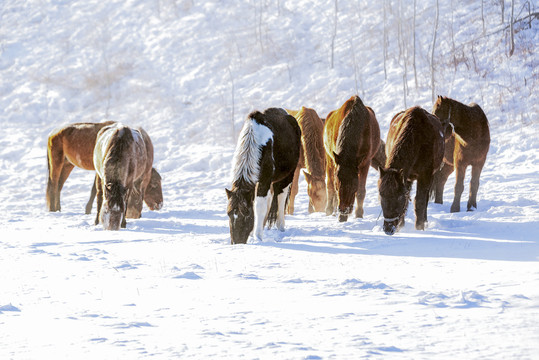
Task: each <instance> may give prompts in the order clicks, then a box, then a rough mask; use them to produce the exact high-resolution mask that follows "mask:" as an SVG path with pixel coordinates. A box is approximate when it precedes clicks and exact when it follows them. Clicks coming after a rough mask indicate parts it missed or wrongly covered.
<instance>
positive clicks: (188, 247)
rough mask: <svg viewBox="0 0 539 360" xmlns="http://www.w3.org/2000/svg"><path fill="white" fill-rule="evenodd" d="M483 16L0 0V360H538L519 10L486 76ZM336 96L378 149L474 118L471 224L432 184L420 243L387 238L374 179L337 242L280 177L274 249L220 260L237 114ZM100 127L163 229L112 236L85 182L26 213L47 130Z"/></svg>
mask: <svg viewBox="0 0 539 360" xmlns="http://www.w3.org/2000/svg"><path fill="white" fill-rule="evenodd" d="M482 4H483V7H482ZM501 4H502V3H501V2H500V1H494V0H485V1H481V2H478V1H475V2H470V1H462V0H460V1H457V0H452V1H444V2H442V1H440V2H439V17H438V22H436V1H434V0H431V1H421V2H420V1H418V2H417V7H416V9H415V11H414V7H413V2H411V1H407V2H405V1H399V0H385V1H344V0H341V1H339V2H338V4H337V7H336V6H335V5H336V3H335V1H333V2H331V1H323V2H322V1H317V2H311V1H303V0H298V1H291V0H288V1H284V0H267V1H245V0H241V1H236V2H226V1H222V0H208V1H197V0H132V1H95V0H87V1H66V0H40V1H37V0H28V1H18V0H3V1H2V3H1V4H0V124H1V126H2V130H3V131H2V134H1V135H0V211H1V212H2V214H3V216H2V217H1V218H0V358H2V359H38V358H39V359H43V358H46V359H48V358H54V359H58V358H69V359H72V358H73V357H74V356H75V358H87V359H96V358H107V359H116V358H120V359H134V358H147V357H155V358H159V359H161V358H197V359H198V358H208V357H219V358H247V359H255V358H260V359H270V358H271V359H330V358H334V359H357V358H373V359H374V358H407V359H408V358H410V359H421V358H429V359H430V358H451V359H455V358H456V359H463V358H474V359H479V358H485V359H533V358H538V356H539V355H538V354H539V325H538V324H539V236H537V230H538V228H539V141H538V137H539V130H538V129H539V122H538V113H539V104H538V102H537V94H538V89H539V57H538V56H537V50H538V49H537V48H538V44H539V31H538V30H537V29H538V26H539V20H538V18H537V15H536V14H537V12H538V11H539V9H538V8H537V6H536V4H535V2H534V1H523V0H515V1H514V11H513V18H514V19H515V20H516V21H515V25H514V30H515V31H514V34H515V35H514V43H515V49H514V52H513V54H512V55H511V56H510V48H511V44H510V36H509V34H510V33H509V25H510V17H511V2H510V1H505V3H504V7H503V18H502V6H501ZM414 14H415V15H414ZM534 14H535V15H534ZM414 19H415V31H414ZM502 19H503V21H502ZM435 29H436V39H434V34H435ZM414 34H415V41H414ZM414 43H415V51H414ZM433 44H434V51H432V50H433ZM414 59H415V61H414ZM414 64H415V71H414ZM416 79H417V82H416ZM416 84H417V85H416ZM433 84H434V91H433V89H432V87H433ZM356 93H357V94H358V95H359V96H360V97H361V98H362V99H363V101H364V102H365V104H366V105H369V106H371V107H372V108H373V109H374V111H375V112H376V116H377V119H378V121H379V123H380V128H381V132H382V137H383V138H385V136H386V134H387V128H388V124H389V121H390V119H391V118H392V116H393V115H394V114H395V113H396V112H398V111H400V110H404V109H405V108H406V107H410V106H414V105H420V106H422V107H424V108H425V109H427V110H431V109H432V105H433V98H432V96H433V95H435V96H436V95H438V94H440V95H446V96H450V97H452V98H454V99H456V100H459V101H461V102H463V103H470V102H477V103H478V104H480V105H481V107H482V108H483V109H484V111H485V113H486V114H487V116H488V118H489V121H490V125H491V135H492V143H491V147H490V151H489V155H488V157H487V163H486V165H485V168H484V170H483V173H482V176H481V185H480V188H479V195H478V209H477V211H474V212H460V213H453V214H451V213H450V212H449V207H450V204H451V201H452V199H453V186H454V183H455V181H454V176H451V177H450V178H449V181H448V183H447V185H446V188H445V193H444V200H445V201H444V204H443V205H438V204H432V203H431V204H429V209H428V220H429V223H428V229H427V230H426V231H421V232H419V231H416V230H415V229H414V227H413V221H414V214H413V211H411V210H409V212H408V216H407V218H406V221H407V224H406V226H405V228H404V229H402V230H401V232H400V233H398V234H396V235H394V236H392V237H389V236H386V235H385V234H384V233H383V231H382V230H381V225H382V220H381V219H379V215H380V212H381V207H380V204H379V200H378V192H377V188H376V181H377V179H378V173H377V172H375V171H374V170H372V169H371V171H370V173H369V177H368V180H367V196H366V199H365V217H364V219H350V220H349V221H348V222H347V223H338V222H337V220H336V219H335V218H334V217H326V216H325V215H324V214H321V213H316V214H310V215H309V214H308V212H307V204H308V199H307V194H306V184H305V181H304V180H303V178H300V193H299V194H298V197H297V198H296V214H295V215H293V216H287V218H286V230H285V232H283V233H281V232H279V231H277V230H275V229H271V230H265V234H264V236H265V238H266V241H264V242H261V243H258V242H254V241H252V240H251V241H250V242H249V243H248V244H247V245H237V246H231V245H230V235H229V228H228V217H227V216H226V213H225V209H226V195H225V191H224V189H225V187H228V186H230V181H231V179H230V171H231V161H232V155H233V151H234V147H235V144H236V138H237V136H238V133H239V132H240V129H241V126H242V124H243V120H244V119H245V116H246V115H247V114H248V113H249V112H250V111H251V110H253V109H258V110H263V109H265V108H267V107H274V106H277V107H283V108H287V109H298V108H300V107H301V106H307V107H311V108H314V109H315V110H316V111H317V112H318V114H319V115H320V116H321V117H325V116H326V115H327V113H328V112H329V111H331V110H333V109H336V108H338V107H339V106H340V105H341V104H342V103H343V102H344V101H346V100H347V99H348V98H350V96H352V95H353V94H356ZM105 120H116V121H121V122H124V123H126V124H128V125H133V126H139V125H140V126H142V127H144V128H145V129H146V130H147V131H148V133H149V134H150V136H151V138H152V140H153V143H154V147H155V161H154V166H155V167H156V168H157V170H158V171H159V172H160V173H161V175H162V177H163V194H164V199H165V203H164V207H163V209H161V210H160V211H157V212H151V211H149V209H147V208H145V209H144V210H143V215H142V218H141V219H138V220H128V224H127V229H123V230H121V231H119V232H105V231H103V230H102V229H101V228H100V227H95V226H94V225H93V220H94V217H95V210H94V213H93V214H91V215H85V214H84V205H85V204H86V201H87V198H88V196H89V192H90V186H91V184H92V181H93V177H94V174H93V173H91V172H89V171H84V170H80V169H75V170H74V171H73V172H72V173H71V175H70V177H69V179H68V180H67V182H66V184H65V186H64V189H63V190H62V197H61V201H62V212H59V213H49V212H47V211H46V207H45V188H46V181H47V176H48V175H47V163H46V146H47V136H48V134H49V133H50V132H51V131H52V130H53V129H55V128H57V127H59V126H62V125H64V124H68V123H72V122H81V121H88V122H101V121H105ZM468 182H469V178H466V187H465V190H464V194H463V202H464V201H465V200H466V198H467V192H468V186H467V185H468ZM463 208H464V206H463Z"/></svg>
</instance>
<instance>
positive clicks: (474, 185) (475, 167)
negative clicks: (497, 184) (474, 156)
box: [467, 159, 486, 211]
mask: <svg viewBox="0 0 539 360" xmlns="http://www.w3.org/2000/svg"><path fill="white" fill-rule="evenodd" d="M485 160H486V159H483V160H482V161H481V162H479V163H475V164H472V179H471V180H470V197H469V198H468V206H467V210H468V211H471V210H472V208H475V209H477V190H478V189H479V176H481V171H482V170H483V165H485Z"/></svg>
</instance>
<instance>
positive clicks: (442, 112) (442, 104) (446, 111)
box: [432, 95, 455, 141]
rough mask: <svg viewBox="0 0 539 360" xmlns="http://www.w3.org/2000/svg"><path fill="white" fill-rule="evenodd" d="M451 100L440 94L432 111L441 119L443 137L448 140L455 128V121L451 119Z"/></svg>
mask: <svg viewBox="0 0 539 360" xmlns="http://www.w3.org/2000/svg"><path fill="white" fill-rule="evenodd" d="M450 101H451V100H450V99H448V98H446V97H444V96H440V95H438V98H437V99H436V102H435V103H434V107H433V108H432V113H433V114H434V115H435V116H437V117H438V119H440V123H441V124H442V128H443V137H444V139H445V141H448V140H449V138H451V135H452V134H453V132H454V130H455V126H454V125H453V123H454V121H453V122H452V121H451V102H450Z"/></svg>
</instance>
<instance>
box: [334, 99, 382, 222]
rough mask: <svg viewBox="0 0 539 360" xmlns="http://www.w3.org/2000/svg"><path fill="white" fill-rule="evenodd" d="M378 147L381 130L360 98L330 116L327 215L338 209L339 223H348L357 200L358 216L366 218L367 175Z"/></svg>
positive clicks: (352, 100) (371, 111)
mask: <svg viewBox="0 0 539 360" xmlns="http://www.w3.org/2000/svg"><path fill="white" fill-rule="evenodd" d="M379 146H380V127H379V125H378V121H377V120H376V116H375V114H374V111H373V110H372V109H371V108H369V107H366V106H365V105H363V102H362V101H361V99H360V98H359V97H358V96H352V97H351V98H350V99H349V100H348V101H346V102H345V103H344V104H343V105H342V106H341V107H340V108H339V109H338V110H335V111H332V112H330V113H329V115H328V116H327V118H326V123H325V125H324V147H325V149H326V186H327V206H326V214H327V215H331V214H333V213H334V211H335V210H336V209H337V210H338V212H339V221H346V220H347V219H348V215H349V214H350V213H351V212H352V208H353V206H354V197H356V200H357V207H356V212H355V215H356V217H359V218H362V217H363V201H364V199H365V183H366V181H367V174H368V172H369V166H370V165H371V161H372V158H373V157H374V156H375V154H376V152H377V151H378V149H379ZM336 194H337V195H338V196H337V195H336ZM337 199H338V201H337Z"/></svg>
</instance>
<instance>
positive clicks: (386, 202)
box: [378, 168, 409, 235]
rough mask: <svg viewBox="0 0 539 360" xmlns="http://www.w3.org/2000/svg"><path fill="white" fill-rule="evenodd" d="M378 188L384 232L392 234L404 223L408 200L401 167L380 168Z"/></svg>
mask: <svg viewBox="0 0 539 360" xmlns="http://www.w3.org/2000/svg"><path fill="white" fill-rule="evenodd" d="M378 190H379V193H380V203H381V205H382V212H383V213H384V227H383V228H384V232H385V233H386V234H387V235H393V234H394V233H395V232H397V231H399V230H400V228H401V227H402V224H403V223H404V221H403V220H404V216H405V215H406V209H407V207H408V201H409V194H408V190H407V187H406V179H405V178H404V175H403V171H402V169H401V170H397V169H391V168H389V169H383V168H380V179H379V180H378Z"/></svg>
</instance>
